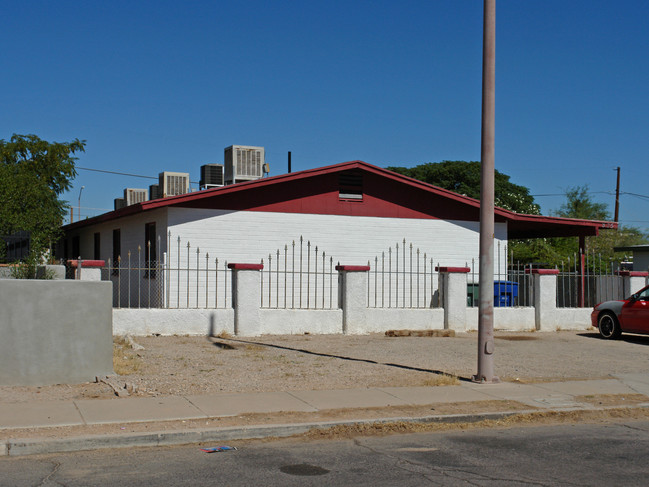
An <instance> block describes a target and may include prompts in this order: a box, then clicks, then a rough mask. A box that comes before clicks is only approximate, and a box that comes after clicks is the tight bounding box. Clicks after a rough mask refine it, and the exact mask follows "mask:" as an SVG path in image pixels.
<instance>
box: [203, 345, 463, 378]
mask: <svg viewBox="0 0 649 487" xmlns="http://www.w3.org/2000/svg"><path fill="white" fill-rule="evenodd" d="M223 340H228V341H231V342H237V343H242V344H246V345H258V346H261V347H269V348H278V349H280V350H289V351H292V352H300V353H304V354H308V355H316V356H318V357H329V358H336V359H340V360H347V361H350V362H364V363H367V364H375V365H384V366H386V367H395V368H398V369H403V370H413V371H416V372H426V373H429V374H435V375H445V376H449V377H454V378H456V379H458V380H460V381H462V382H472V380H471V378H467V377H461V376H458V375H455V374H451V373H448V372H444V371H443V370H435V369H424V368H421V367H412V366H410V365H402V364H395V363H391V362H377V361H376V360H370V359H365V358H356V357H347V356H344V355H336V354H331V353H323V352H314V351H313V350H307V349H305V348H293V347H286V346H283V345H275V344H272V343H261V342H255V341H252V340H242V339H239V338H225V339H223ZM215 345H216V344H215ZM217 346H219V347H220V346H221V345H217Z"/></svg>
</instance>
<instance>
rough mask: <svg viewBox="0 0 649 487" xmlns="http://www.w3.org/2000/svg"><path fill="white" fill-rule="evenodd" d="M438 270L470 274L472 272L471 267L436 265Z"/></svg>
mask: <svg viewBox="0 0 649 487" xmlns="http://www.w3.org/2000/svg"><path fill="white" fill-rule="evenodd" d="M435 270H436V271H437V272H449V273H465V274H468V273H469V272H471V269H470V268H469V267H435Z"/></svg>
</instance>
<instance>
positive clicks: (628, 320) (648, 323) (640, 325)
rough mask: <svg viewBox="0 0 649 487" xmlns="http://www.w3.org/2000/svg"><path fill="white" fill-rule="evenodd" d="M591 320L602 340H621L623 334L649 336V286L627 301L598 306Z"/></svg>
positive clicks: (606, 302)
mask: <svg viewBox="0 0 649 487" xmlns="http://www.w3.org/2000/svg"><path fill="white" fill-rule="evenodd" d="M590 319H591V322H592V324H593V326H594V327H595V328H598V329H599V334H600V335H601V336H602V338H607V339H611V338H613V339H615V338H620V335H621V334H622V332H625V333H626V332H628V333H641V334H644V335H649V286H646V287H644V288H642V289H640V291H638V292H637V293H634V294H632V295H631V296H630V297H629V298H627V299H625V300H618V301H604V302H603V303H600V304H598V305H597V306H595V308H594V309H593V312H592V313H591V315H590Z"/></svg>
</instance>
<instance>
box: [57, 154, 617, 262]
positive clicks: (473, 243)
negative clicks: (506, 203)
mask: <svg viewBox="0 0 649 487" xmlns="http://www.w3.org/2000/svg"><path fill="white" fill-rule="evenodd" d="M615 225H616V224H615V223H612V222H601V221H590V220H578V219H568V218H559V217H547V216H538V215H524V214H517V213H514V212H511V211H508V210H504V209H501V208H496V209H495V229H496V231H495V236H494V237H495V240H496V245H495V246H494V247H495V248H496V249H498V247H499V248H500V252H501V254H502V255H500V256H498V255H496V256H495V258H494V262H496V264H497V265H498V263H499V262H500V266H501V267H502V266H504V265H505V263H506V262H507V259H506V256H505V255H504V252H505V247H506V243H507V240H508V239H518V238H539V237H555V236H580V237H584V236H589V235H597V234H598V232H599V230H600V229H602V228H614V227H615ZM64 231H65V237H64V239H63V242H62V244H61V245H60V247H59V252H58V253H59V256H60V257H63V258H77V257H81V258H82V259H102V260H106V261H108V260H109V259H111V260H113V261H115V259H116V257H117V256H120V255H121V256H122V258H124V256H125V255H126V253H127V252H128V251H129V250H130V251H131V252H132V253H135V252H136V251H137V249H138V247H139V248H140V251H141V252H144V253H146V254H147V255H146V257H147V258H146V260H158V259H161V258H162V256H163V254H165V253H166V252H168V250H173V249H167V247H168V246H169V242H171V245H172V246H176V245H177V244H178V237H180V239H181V240H180V246H181V248H184V247H186V245H187V242H189V243H190V245H191V247H192V248H194V249H196V248H200V249H201V252H204V253H205V252H209V253H210V255H213V256H218V257H219V258H221V259H223V260H227V261H229V262H259V261H260V260H261V259H262V258H264V257H265V256H267V255H268V254H269V253H273V252H275V251H276V250H277V249H280V248H284V245H287V244H289V245H290V244H291V242H292V241H294V240H296V239H299V238H300V236H303V238H304V240H305V241H306V240H309V241H310V242H311V244H312V245H313V246H316V245H317V246H318V247H319V248H320V249H321V250H323V251H325V252H326V254H327V255H328V256H332V257H333V258H334V260H335V261H336V262H341V263H344V264H364V263H367V262H368V260H369V261H371V260H373V259H374V257H375V256H377V255H381V253H382V252H384V251H387V249H388V248H389V247H393V248H394V246H395V244H397V243H401V242H403V240H404V239H405V240H406V242H408V243H413V245H415V246H416V247H418V248H420V249H421V252H427V254H428V255H429V256H432V257H433V259H434V261H435V262H436V263H437V262H439V263H440V264H441V265H446V266H457V265H465V264H466V263H467V262H470V261H471V259H476V260H477V258H478V255H479V250H478V247H479V239H478V234H479V201H478V200H475V199H473V198H469V197H466V196H462V195H459V194H457V193H453V192H452V191H448V190H445V189H441V188H438V187H436V186H433V185H430V184H427V183H424V182H421V181H417V180H414V179H411V178H408V177H405V176H402V175H400V174H396V173H394V172H391V171H388V170H386V169H382V168H379V167H376V166H373V165H370V164H367V163H364V162H361V161H353V162H345V163H342V164H336V165H332V166H327V167H321V168H317V169H309V170H305V171H300V172H295V173H289V174H283V175H279V176H274V177H269V178H264V179H258V180H255V181H250V182H243V183H238V184H234V185H229V186H223V187H219V188H213V189H207V190H203V191H199V192H193V193H188V194H183V195H179V196H172V197H167V198H160V199H156V200H151V201H145V202H142V203H137V204H134V205H131V206H128V207H125V208H122V209H119V210H116V211H112V212H109V213H106V214H103V215H100V216H97V217H94V218H90V219H87V220H82V221H79V222H75V223H73V224H70V225H66V226H65V227H64ZM169 235H171V239H169ZM149 242H150V247H149ZM498 243H500V245H498ZM147 249H148V250H147ZM497 271H498V270H496V272H497Z"/></svg>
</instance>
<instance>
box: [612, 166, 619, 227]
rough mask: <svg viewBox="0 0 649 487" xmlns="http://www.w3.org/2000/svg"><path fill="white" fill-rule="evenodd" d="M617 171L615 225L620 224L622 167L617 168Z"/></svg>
mask: <svg viewBox="0 0 649 487" xmlns="http://www.w3.org/2000/svg"><path fill="white" fill-rule="evenodd" d="M615 170H616V171H617V185H616V187H615V220H613V221H615V223H617V222H618V217H619V216H620V167H619V166H618V167H616V168H615Z"/></svg>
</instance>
